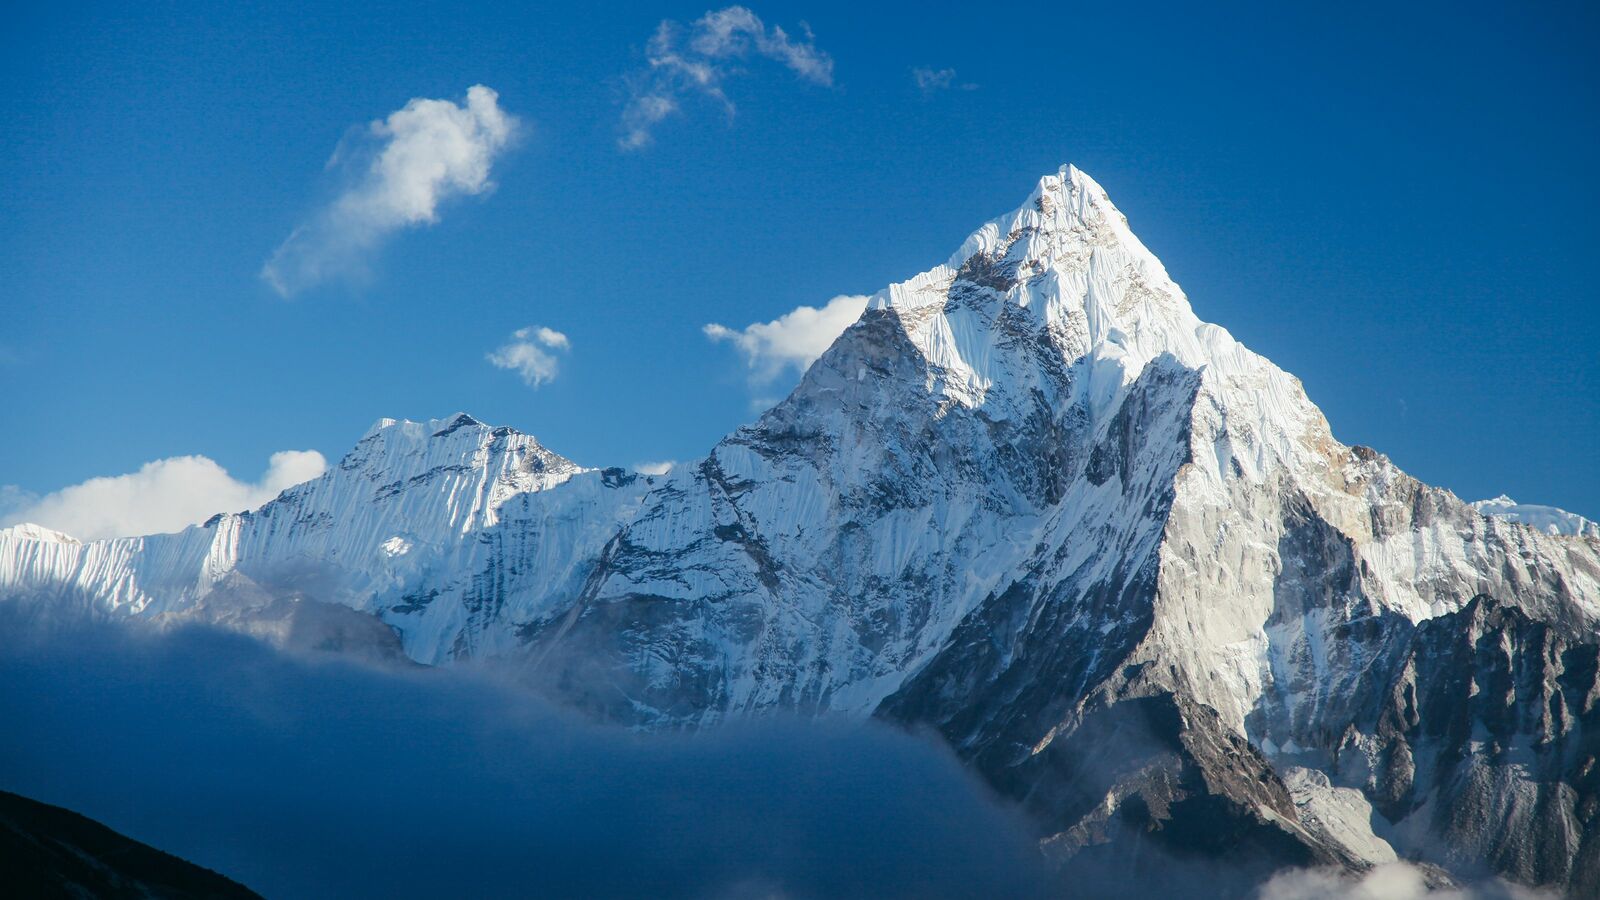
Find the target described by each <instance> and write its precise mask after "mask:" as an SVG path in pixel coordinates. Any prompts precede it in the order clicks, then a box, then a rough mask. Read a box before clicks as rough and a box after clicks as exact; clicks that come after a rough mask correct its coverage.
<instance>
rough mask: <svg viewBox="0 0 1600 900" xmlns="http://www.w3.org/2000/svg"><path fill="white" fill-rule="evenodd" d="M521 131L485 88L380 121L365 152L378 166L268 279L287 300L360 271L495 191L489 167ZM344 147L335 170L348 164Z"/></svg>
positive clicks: (300, 232) (300, 239) (286, 253)
mask: <svg viewBox="0 0 1600 900" xmlns="http://www.w3.org/2000/svg"><path fill="white" fill-rule="evenodd" d="M517 128H518V122H517V120H516V119H515V118H514V117H512V116H510V115H508V114H507V113H505V112H504V111H503V110H502V109H501V108H500V102H499V95H498V94H496V93H495V92H494V91H493V90H491V89H489V88H487V87H484V86H483V85H481V84H479V85H473V86H472V87H471V88H469V89H468V90H467V99H466V103H465V105H457V104H455V103H453V102H451V101H449V100H429V99H425V98H420V97H419V98H416V99H413V100H412V101H411V102H409V103H407V104H406V105H405V107H404V108H402V109H399V110H397V111H395V112H393V113H390V114H389V117H388V118H387V119H383V120H381V121H376V122H373V123H372V124H371V125H370V126H368V128H367V133H366V135H365V138H366V139H367V140H368V141H370V142H371V144H370V145H367V144H363V145H362V146H361V147H360V148H359V149H363V150H369V151H370V153H371V163H370V164H369V165H368V166H367V167H366V169H365V170H364V171H363V172H361V173H360V175H359V176H358V177H357V178H356V180H355V182H354V183H353V184H352V185H351V186H350V187H349V188H348V189H346V190H345V191H344V192H343V193H342V194H340V195H339V196H338V197H337V198H335V199H334V201H333V202H332V203H330V204H329V205H328V206H327V208H325V209H323V210H322V211H321V212H319V213H318V214H317V215H315V216H313V217H312V218H311V220H310V221H309V222H307V223H305V224H303V225H301V226H300V227H299V228H296V229H295V230H294V231H293V233H291V234H290V235H289V237H288V238H287V239H286V240H285V241H284V242H283V243H282V244H281V245H279V247H278V249H277V251H276V252H274V253H273V254H272V258H271V259H270V260H268V261H267V264H266V266H265V267H263V268H262V270H261V277H262V278H264V279H266V281H267V283H268V284H270V285H272V287H273V289H274V290H276V291H277V292H278V293H279V294H282V295H283V296H285V297H287V296H290V295H291V294H295V293H298V292H299V291H302V290H304V289H306V288H308V287H311V286H313V285H316V284H318V283H320V282H322V281H324V280H327V279H329V278H338V277H349V276H352V275H358V274H360V273H361V272H363V271H364V270H365V267H366V263H367V259H368V257H369V256H370V255H371V254H372V253H373V252H374V251H375V250H376V249H377V248H378V247H379V246H380V245H381V244H382V243H383V241H384V240H385V239H387V238H388V237H389V236H390V235H392V234H394V233H395V232H396V231H399V230H400V229H402V228H407V227H411V226H416V225H425V224H431V223H433V222H436V221H438V218H439V213H438V210H439V205H440V203H442V202H443V201H445V200H448V199H450V198H452V197H454V196H457V195H463V194H464V195H472V194H481V193H483V192H485V191H487V190H489V189H490V188H492V187H493V183H492V182H491V181H490V180H489V170H490V168H491V166H492V165H493V163H494V160H495V157H496V156H498V155H499V154H500V152H501V151H503V150H504V149H505V148H506V147H507V146H509V144H510V142H511V140H512V138H513V136H514V135H515V134H516V130H517ZM344 149H345V148H343V147H341V148H340V149H339V150H338V151H336V152H335V154H334V158H333V159H331V160H329V165H330V166H335V165H340V164H341V160H342V159H343V157H344V156H345V155H346V154H345V152H344ZM362 156H363V158H365V154H362Z"/></svg>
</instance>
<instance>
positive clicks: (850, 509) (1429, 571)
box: [0, 167, 1600, 894]
mask: <svg viewBox="0 0 1600 900" xmlns="http://www.w3.org/2000/svg"><path fill="white" fill-rule="evenodd" d="M239 578H245V579H248V580H249V583H250V585H251V586H252V588H251V589H252V590H257V589H259V590H260V591H262V592H265V593H266V594H267V595H270V596H274V597H290V598H293V599H294V600H296V601H298V602H308V603H322V604H335V605H338V606H342V607H348V608H349V609H353V610H356V611H359V612H361V613H366V614H368V615H370V616H373V617H376V618H377V619H378V620H381V621H382V622H384V623H386V624H387V625H388V626H390V627H391V628H392V629H393V631H394V632H395V634H397V635H398V638H399V641H400V643H401V645H402V646H403V647H404V651H405V653H406V654H407V655H409V656H410V657H411V658H412V659H414V660H417V661H419V662H423V663H429V664H441V663H447V662H450V661H452V660H459V659H463V658H469V657H484V656H493V657H496V658H501V659H506V660H511V661H515V662H517V663H518V664H520V665H523V666H525V667H527V668H528V669H529V670H531V671H533V672H535V673H537V674H538V675H539V677H540V683H543V684H548V685H550V686H551V687H550V689H551V691H552V692H553V693H555V694H556V695H557V696H558V697H559V699H561V700H562V701H564V702H566V703H568V704H570V705H572V706H575V707H577V708H580V709H583V710H586V711H588V712H590V713H591V714H593V715H595V716H598V717H600V718H604V719H607V720H611V721H617V722H622V723H626V724H629V725H633V726H639V727H647V728H652V727H695V726H704V725H708V724H711V723H714V722H717V721H719V720H723V719H726V718H729V717H734V716H741V715H748V714H752V713H758V712H762V711H767V710H790V711H798V712H802V713H805V714H817V715H821V714H828V713H831V714H841V715H850V716H877V717H880V718H883V719H887V720H892V721H896V722H902V723H906V724H908V725H913V726H918V727H924V728H931V729H934V730H936V731H937V732H938V733H940V734H941V735H943V737H944V738H945V739H946V740H947V741H948V742H949V744H950V745H951V747H953V748H954V749H955V751H956V752H957V753H958V754H959V755H960V756H961V757H962V758H963V759H965V760H967V761H968V762H969V763H970V764H971V765H972V766H973V767H974V768H975V769H976V770H977V771H978V772H980V773H981V774H982V775H983V776H984V777H985V778H986V779H987V780H988V781H989V783H990V784H992V785H993V786H994V787H995V788H996V789H997V790H998V791H999V792H1000V793H1002V794H1003V795H1006V796H1008V797H1010V798H1012V799H1013V800H1015V801H1016V802H1018V803H1019V804H1021V805H1022V806H1023V807H1025V808H1026V809H1027V811H1028V812H1029V813H1030V814H1031V815H1032V816H1033V818H1034V821H1036V822H1037V823H1038V827H1039V835H1040V842H1041V847H1042V848H1044V850H1045V851H1046V852H1047V853H1048V854H1049V855H1050V856H1051V857H1052V858H1054V859H1056V860H1058V861H1059V862H1060V863H1061V864H1062V865H1063V866H1066V867H1069V868H1071V867H1079V868H1081V869H1082V870H1084V871H1097V870H1100V869H1102V868H1104V869H1107V870H1111V871H1117V870H1121V869H1123V868H1124V867H1127V866H1131V865H1133V861H1134V860H1136V859H1140V858H1146V857H1141V854H1148V853H1150V852H1154V851H1153V850H1152V847H1154V848H1155V850H1159V851H1160V852H1162V853H1163V854H1165V855H1164V856H1163V857H1162V858H1163V859H1170V860H1172V861H1173V865H1172V867H1171V868H1172V870H1173V871H1186V869H1185V866H1186V865H1189V864H1193V865H1197V866H1198V865H1209V864H1210V863H1212V862H1214V861H1215V860H1216V859H1217V858H1218V857H1219V856H1221V855H1224V854H1234V855H1237V856H1238V857H1240V858H1245V859H1248V860H1249V862H1248V863H1246V864H1244V866H1245V868H1246V869H1247V870H1248V871H1247V873H1246V874H1247V875H1248V876H1249V877H1265V876H1266V875H1267V874H1269V873H1270V872H1271V871H1272V870H1274V869H1276V868H1278V867H1281V866H1284V865H1304V864H1318V863H1322V864H1327V863H1332V864H1337V865H1343V866H1347V867H1350V868H1353V869H1364V868H1369V867H1372V866H1375V865H1379V864H1382V863H1385V862H1389V861H1393V860H1395V859H1397V858H1405V859H1410V860H1416V861H1421V862H1424V863H1427V864H1429V865H1431V866H1435V867H1437V869H1436V870H1434V871H1439V872H1441V873H1442V872H1451V873H1455V874H1457V875H1461V876H1465V877H1474V876H1477V875H1480V874H1485V873H1498V874H1501V875H1504V876H1505V877H1507V878H1510V879H1512V880H1514V881H1517V882H1521V883H1524V884H1530V885H1544V886H1552V887H1556V888H1562V889H1568V888H1570V889H1575V890H1576V889H1583V890H1593V889H1596V888H1597V887H1600V829H1597V827H1596V825H1595V822H1594V820H1595V816H1596V814H1597V810H1600V771H1597V769H1596V767H1595V765H1594V760H1595V758H1596V757H1597V755H1600V712H1597V710H1596V703H1597V698H1600V674H1597V673H1600V657H1597V650H1600V646H1597V637H1596V635H1597V632H1596V626H1597V622H1600V539H1597V538H1596V537H1595V536H1594V535H1593V534H1592V533H1579V534H1573V535H1565V534H1552V533H1548V532H1547V531H1545V530H1541V529H1539V528H1536V527H1530V526H1528V525H1524V524H1520V523H1518V522H1515V521H1511V520H1508V519H1506V518H1504V517H1499V516H1490V515H1485V514H1484V512H1480V511H1479V510H1477V509H1474V508H1473V507H1471V506H1469V505H1467V504H1465V503H1463V502H1461V501H1460V500H1458V499H1457V498H1456V497H1454V496H1453V495H1452V494H1450V493H1449V492H1447V491H1444V490H1440V489H1437V488H1432V487H1429V486H1427V485H1424V484H1421V483H1419V482H1417V481H1416V480H1415V479H1413V478H1411V477H1409V476H1407V475H1406V474H1405V473H1403V472H1401V471H1400V470H1399V469H1397V468H1396V467H1395V466H1394V465H1393V464H1392V463H1391V462H1390V461H1389V460H1388V459H1387V458H1385V457H1384V456H1382V455H1381V454H1379V453H1377V452H1376V451H1373V450H1370V449H1367V448H1362V447H1348V446H1345V445H1343V444H1341V443H1339V442H1338V441H1337V440H1335V439H1334V437H1333V435H1332V433H1331V431H1330V429H1329V426H1328V423H1327V422H1326V420H1325V419H1324V418H1323V416H1322V414H1321V413H1320V412H1319V411H1318V410H1317V408H1316V407H1315V405H1313V404H1312V403H1311V401H1310V400H1309V399H1308V398H1307V396H1306V394H1305V392H1304V390H1303V389H1302V387H1301V385H1300V383H1299V382H1298V381H1297V380H1296V379H1295V378H1294V377H1292V376H1290V375H1288V374H1287V373H1285V372H1283V371H1282V370H1280V369H1278V368H1277V367H1276V366H1274V365H1273V364H1272V363H1271V362H1269V361H1267V360H1266V359H1264V358H1262V357H1260V356H1258V355H1256V354H1255V353H1253V352H1251V351H1250V350H1248V349H1247V348H1245V347H1244V346H1242V345H1241V344H1239V343H1238V342H1237V341H1235V340H1234V339H1233V338H1232V337H1231V336H1230V335H1229V334H1228V332H1227V331H1226V330H1224V329H1222V328H1220V327H1218V326H1215V325H1211V324H1207V323H1204V322H1201V321H1200V320H1199V319H1198V318H1197V317H1196V316H1195V315H1194V313H1193V311H1192V310H1191V309H1190V306H1189V303H1188V300H1187V298H1186V297H1185V296H1184V294H1183V292H1182V290H1181V289H1179V287H1178V286H1177V285H1176V284H1175V283H1174V282H1173V281H1172V279H1171V278H1170V277H1169V276H1168V275H1167V272H1166V270H1165V269H1164V268H1163V267H1162V265H1161V263H1160V262H1159V261H1158V260H1157V259H1156V258H1155V257H1154V256H1153V255H1152V254H1151V253H1150V252H1149V251H1148V250H1147V249H1146V248H1145V247H1144V245H1143V244H1141V243H1140V242H1139V240H1138V238H1136V237H1135V236H1134V235H1133V233H1132V231H1131V230H1130V229H1129V227H1128V223H1127V221H1126V219H1125V218H1124V217H1123V216H1122V214H1121V213H1120V212H1118V211H1117V209H1116V207H1115V206H1113V205H1112V203H1111V201H1110V200H1109V199H1108V198H1107V196H1106V194H1105V192H1104V191H1103V190H1102V189H1101V188H1100V186H1099V185H1097V184H1096V183H1095V182H1094V181H1093V180H1091V179H1090V178H1089V177H1088V176H1087V175H1085V174H1084V173H1082V172H1080V171H1078V170H1077V169H1075V168H1072V167H1067V168H1064V169H1062V170H1061V171H1060V172H1058V173H1056V174H1053V175H1050V176H1047V177H1045V178H1044V179H1042V180H1041V181H1040V182H1039V184H1038V186H1037V187H1036V188H1035V190H1034V191H1033V193H1032V194H1031V195H1030V196H1029V197H1028V199H1027V201H1026V202H1025V203H1024V204H1023V205H1022V206H1021V207H1020V208H1019V209H1017V210H1015V211H1014V212H1012V213H1010V214H1008V215H1005V216H1002V217H1000V218H998V219H995V220H993V221H991V222H989V223H987V224H986V225H984V226H983V227H982V228H980V229H978V230H977V231H975V232H974V233H973V234H972V235H971V236H970V237H969V238H968V239H967V240H966V241H965V242H964V243H963V244H962V246H961V248H960V250H958V251H957V252H956V254H955V255H954V256H952V257H951V258H950V259H949V260H948V261H947V262H946V263H945V264H943V265H941V266H938V267H936V268H934V269H931V270H929V271H927V272H924V273H922V274H920V275H918V276H916V277H914V278H912V279H910V280H908V281H905V282H902V283H900V284H896V285H893V286H891V287H889V288H887V289H886V290H884V291H882V292H880V293H878V294H877V295H876V296H875V297H874V298H873V301H872V302H871V304H869V307H868V309H867V310H866V312H864V313H863V314H862V316H861V318H860V320H859V321H858V322H856V323H855V324H854V325H852V326H851V327H850V328H849V329H847V330H846V331H845V332H844V333H843V334H842V335H841V336H840V337H839V338H838V340H837V341H836V342H835V343H834V344H833V346H832V347H831V348H830V349H829V350H828V351H827V352H826V353H825V354H824V355H823V356H822V357H821V358H820V359H818V360H817V362H816V363H814V364H813V365H812V366H811V368H810V369H809V370H808V371H807V372H806V373H805V375H804V377H803V378H802V380H801V382H800V384H799V385H798V386H797V387H796V388H795V390H794V391H793V393H791V394H790V395H789V396H788V397H787V398H786V399H784V400H783V401H782V402H781V403H779V404H778V405H777V406H775V407H773V408H772V409H771V410H769V411H767V412H766V413H765V414H763V415H762V416H761V417H760V419H759V420H758V421H756V422H755V423H753V424H751V425H748V426H746V427H743V428H740V429H739V430H737V431H735V432H734V433H732V434H730V435H728V436H727V437H726V438H724V439H723V440H722V441H721V442H720V443H718V444H717V445H716V447H714V448H713V449H712V450H711V452H710V453H709V454H708V455H707V456H706V457H705V458H704V459H702V460H699V461H698V462H695V463H691V464H685V465H680V466H677V467H675V468H674V469H673V470H672V471H671V472H669V473H668V474H666V475H661V476H647V475H643V474H640V473H635V472H628V471H624V470H620V469H606V470H595V469H585V468H582V467H581V466H578V465H576V464H574V463H573V462H571V461H569V460H566V459H564V458H562V457H560V456H557V455H556V454H554V453H551V452H550V451H548V450H546V449H545V448H544V447H542V446H541V445H539V444H538V442H537V441H535V440H534V439H533V438H531V437H529V436H527V435H523V434H520V433H518V432H515V431H513V430H511V429H507V428H494V427H491V426H488V425H485V424H482V423H480V422H478V421H477V420H475V419H473V418H471V417H470V416H466V415H458V416H455V417H452V418H450V419H447V420H437V421H434V422H429V423H425V424H424V423H412V422H396V421H392V420H383V421H381V422H380V423H379V424H378V425H377V426H375V427H374V429H373V430H372V431H370V432H369V433H368V435H367V436H366V437H365V438H363V439H362V441H361V442H360V443H359V444H357V445H356V447H355V448H354V449H353V450H352V451H351V452H350V453H349V454H348V455H347V456H346V457H345V458H344V460H342V461H341V462H340V463H339V464H338V465H337V466H335V467H333V468H332V469H331V470H330V471H329V472H328V473H326V474H325V475H323V476H322V477H320V478H318V479H316V480H313V481H311V482H308V483H306V484H303V485H300V486H297V487H295V488H291V489H290V490H288V491H286V492H284V493H283V494H282V495H281V496H280V497H278V498H277V499H276V500H274V501H272V502H271V503H269V504H267V505H266V506H264V507H262V508H261V509H259V510H254V511H251V512H245V513H238V514H227V515H222V516H219V517H217V518H216V519H213V520H212V521H210V522H208V523H207V524H206V525H205V526H203V527H196V528H191V529H189V530H187V531H185V532H182V533H180V534H176V535H158V536H152V537H148V538H138V539H127V540H116V541H100V542H93V543H88V544H76V543H68V542H59V541H57V542H47V541H39V540H31V539H27V538H26V537H24V536H19V535H12V534H7V533H0V587H3V589H4V591H5V593H6V595H7V596H13V597H17V598H21V599H23V600H25V602H33V603H40V604H45V605H50V604H54V605H63V604H65V605H70V606H73V607H82V608H89V609H93V610H96V611H99V612H100V613H103V614H106V615H111V616H165V617H180V618H181V617H190V616H199V617H205V616H207V615H208V613H207V612H206V611H207V610H208V609H209V608H213V607H214V600H213V595H215V594H217V593H218V592H223V591H229V590H235V589H236V586H237V584H238V579H239ZM227 585H233V586H234V587H227ZM1440 877H1444V876H1443V875H1442V874H1441V876H1440ZM1182 887H1183V889H1184V890H1188V891H1193V892H1199V893H1202V894H1203V893H1204V892H1205V891H1206V890H1208V888H1207V887H1206V886H1205V885H1204V884H1188V885H1183V886H1182ZM1220 889H1221V888H1218V890H1220Z"/></svg>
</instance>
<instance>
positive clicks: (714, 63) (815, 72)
mask: <svg viewBox="0 0 1600 900" xmlns="http://www.w3.org/2000/svg"><path fill="white" fill-rule="evenodd" d="M801 33H802V36H803V38H804V39H803V40H797V39H795V38H792V37H790V36H789V34H788V32H786V31H784V30H783V29H782V28H780V27H778V26H776V25H774V26H772V27H770V28H769V27H767V25H766V24H765V23H763V22H762V21H761V19H760V17H759V16H757V15H756V14H755V13H753V12H751V11H750V10H748V9H746V8H745V7H743V6H729V7H727V8H725V9H720V10H716V11H715V12H708V13H706V14H705V15H703V16H701V17H700V18H699V19H697V20H695V21H694V22H693V23H692V24H690V25H689V26H688V27H687V28H685V27H684V26H683V25H681V24H679V23H678V22H675V21H672V20H671V19H667V20H663V21H662V23H661V24H660V25H659V26H657V27H656V32H655V34H654V35H652V36H651V38H650V41H649V43H648V44H646V45H645V58H646V60H647V62H648V63H649V66H648V68H646V69H644V70H643V71H640V72H635V73H633V74H632V75H631V76H629V77H628V78H627V79H626V83H627V86H628V95H629V96H628V100H627V104H626V105H625V106H624V107H623V110H622V136H621V137H620V138H618V141H617V142H618V144H619V145H620V146H621V147H622V148H623V149H624V150H637V149H639V148H641V147H644V146H645V145H647V144H649V143H650V141H651V137H652V134H651V133H652V130H653V129H654V128H655V126H656V125H658V124H660V122H661V121H662V120H663V119H665V118H667V117H668V116H670V115H672V114H673V113H675V112H677V111H678V110H679V109H680V108H681V106H680V104H681V101H682V99H683V98H684V97H686V96H690V95H700V96H703V97H706V98H708V99H710V100H712V101H713V102H715V103H716V104H717V105H719V106H721V107H722V108H723V110H724V111H725V112H726V113H727V114H728V115H729V116H730V117H731V116H732V115H733V113H734V106H733V101H731V100H729V99H728V95H727V94H726V93H724V92H723V89H722V85H723V82H725V81H726V80H727V78H728V76H730V75H732V74H734V73H735V72H738V71H739V70H738V69H735V68H730V67H729V65H728V64H729V63H731V62H738V61H742V60H746V59H750V58H751V57H762V58H765V59H770V60H774V61H776V62H778V63H780V64H781V65H783V66H784V67H786V68H788V69H789V70H790V71H791V72H793V73H794V74H795V75H796V76H798V77H799V78H800V79H801V80H803V81H809V82H811V83H813V84H819V85H822V86H824V87H827V86H830V85H832V84H833V58H832V57H830V56H828V54H827V53H824V52H823V51H821V50H819V49H817V46H816V44H815V43H814V41H815V38H814V37H813V36H812V34H811V30H810V29H809V28H806V27H805V26H804V25H801Z"/></svg>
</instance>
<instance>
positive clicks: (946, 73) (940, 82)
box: [911, 66, 978, 96]
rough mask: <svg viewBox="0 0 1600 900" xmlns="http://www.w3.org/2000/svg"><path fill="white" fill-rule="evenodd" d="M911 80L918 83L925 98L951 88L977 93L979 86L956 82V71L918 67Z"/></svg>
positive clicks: (912, 71)
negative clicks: (935, 92)
mask: <svg viewBox="0 0 1600 900" xmlns="http://www.w3.org/2000/svg"><path fill="white" fill-rule="evenodd" d="M911 80H912V81H915V82H916V83H917V89H918V90H920V91H922V93H923V95H924V96H926V95H928V94H931V93H933V92H934V91H944V90H949V89H950V88H956V89H957V90H963V91H975V90H977V89H978V86H977V85H975V84H972V83H971V82H961V83H959V84H958V83H957V82H956V70H955V69H934V68H929V67H927V66H918V67H916V68H914V69H912V70H911Z"/></svg>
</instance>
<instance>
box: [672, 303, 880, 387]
mask: <svg viewBox="0 0 1600 900" xmlns="http://www.w3.org/2000/svg"><path fill="white" fill-rule="evenodd" d="M868 299H869V298H867V297H863V296H857V295H850V294H843V295H840V296H838V297H835V298H833V299H832V300H829V301H828V305H826V306H824V307H822V308H821V309H817V308H816V307H814V306H800V307H796V308H795V309H793V310H791V311H789V312H787V313H784V314H783V315H781V316H779V317H778V318H776V319H773V320H772V321H771V322H756V323H755V324H753V325H746V326H745V327H744V328H743V329H741V330H737V331H736V330H734V329H732V328H728V327H727V326H724V325H718V324H716V323H714V322H713V323H712V324H710V325H707V326H705V329H704V331H705V334H706V337H708V338H710V339H712V340H713V341H728V342H730V343H732V344H733V345H734V346H735V347H736V348H738V350H739V352H740V353H741V354H743V356H744V358H745V362H746V363H748V364H749V366H750V380H751V381H752V382H753V383H755V384H767V383H770V382H771V381H773V380H774V379H776V378H777V377H778V376H779V375H781V374H783V371H784V370H785V369H788V368H793V369H795V370H796V371H800V372H804V371H805V370H806V367H808V366H810V365H811V363H812V362H814V361H815V360H816V358H817V357H819V356H821V355H822V354H823V351H825V350H827V349H828V347H829V346H830V345H832V344H833V341H834V339H835V338H837V337H838V336H839V335H840V334H842V333H843V332H844V330H845V329H846V328H849V327H850V326H851V325H853V324H855V321H856V320H857V319H859V318H861V313H862V311H864V310H865V309H866V308H867V300H868Z"/></svg>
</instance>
